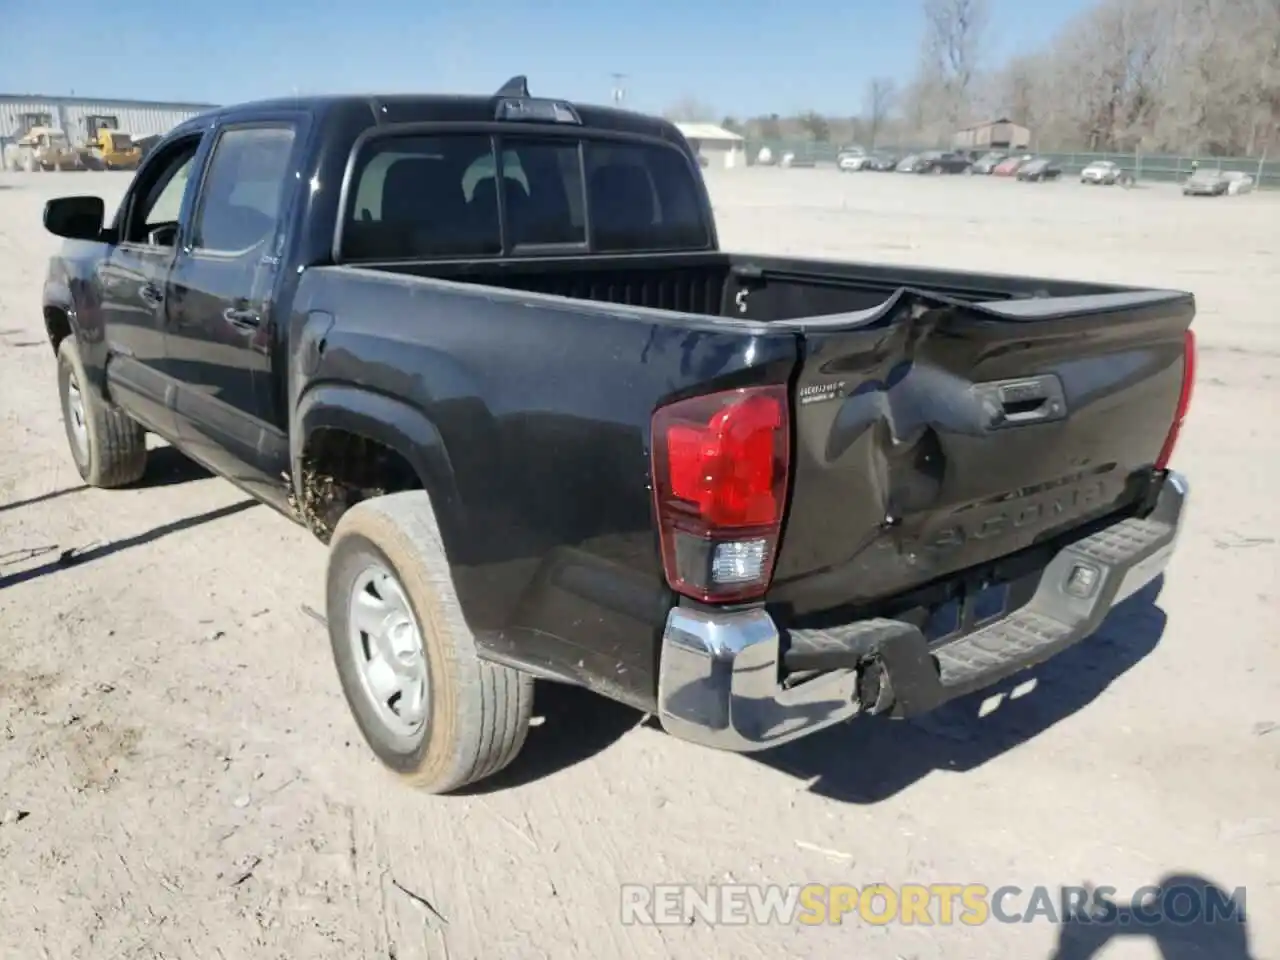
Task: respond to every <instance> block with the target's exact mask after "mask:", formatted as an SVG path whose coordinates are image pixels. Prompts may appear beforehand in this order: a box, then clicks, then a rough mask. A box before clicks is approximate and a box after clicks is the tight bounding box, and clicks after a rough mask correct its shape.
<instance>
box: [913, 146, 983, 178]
mask: <svg viewBox="0 0 1280 960" xmlns="http://www.w3.org/2000/svg"><path fill="white" fill-rule="evenodd" d="M972 165H973V163H972V161H971V160H970V159H969V158H968V157H966V156H965V155H964V154H963V153H947V152H944V151H941V150H931V151H929V152H928V153H923V154H921V155H920V163H919V164H917V165H916V167H915V171H914V172H916V173H964V172H965V171H966V170H968V169H969V167H971V166H972Z"/></svg>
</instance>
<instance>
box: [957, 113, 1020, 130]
mask: <svg viewBox="0 0 1280 960" xmlns="http://www.w3.org/2000/svg"><path fill="white" fill-rule="evenodd" d="M1001 124H1004V125H1006V126H1010V127H1017V128H1018V129H1019V130H1025V129H1027V128H1026V127H1024V126H1023V125H1022V124H1020V123H1014V122H1013V121H1012V120H1010V119H1008V118H1007V117H998V118H997V119H995V120H983V121H982V122H981V123H975V124H973V125H971V126H968V127H961V128H960V129H959V130H957V131H956V132H957V133H968V132H969V131H970V130H984V129H986V128H987V127H997V126H1000V125H1001Z"/></svg>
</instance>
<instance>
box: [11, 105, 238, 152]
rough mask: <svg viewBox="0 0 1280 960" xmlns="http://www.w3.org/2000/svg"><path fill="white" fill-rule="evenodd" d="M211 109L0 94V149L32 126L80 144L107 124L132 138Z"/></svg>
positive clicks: (164, 129)
mask: <svg viewBox="0 0 1280 960" xmlns="http://www.w3.org/2000/svg"><path fill="white" fill-rule="evenodd" d="M211 109H213V105H212V104H207V103H164V102H150V101H147V100H91V99H88V98H85V97H42V96H36V95H15V94H3V93H0V149H2V148H3V147H4V145H6V144H10V143H14V142H16V141H17V140H18V138H19V137H21V136H22V135H23V134H25V133H26V132H27V131H28V130H30V129H31V128H32V127H53V128H54V129H56V130H61V131H62V132H63V133H65V134H66V135H67V139H68V140H70V141H71V143H72V144H81V143H84V142H86V141H87V140H89V139H90V138H92V137H93V135H94V134H95V133H96V132H97V131H98V130H101V129H102V128H103V127H107V128H108V129H112V130H119V131H120V132H121V133H128V134H131V135H132V136H133V137H134V138H135V139H140V138H142V137H150V136H154V135H156V134H162V133H168V132H169V131H170V130H171V129H173V128H174V127H176V126H177V125H178V124H179V123H181V122H182V121H183V120H187V119H189V118H191V117H194V116H197V115H199V114H201V113H204V112H205V111H207V110H211Z"/></svg>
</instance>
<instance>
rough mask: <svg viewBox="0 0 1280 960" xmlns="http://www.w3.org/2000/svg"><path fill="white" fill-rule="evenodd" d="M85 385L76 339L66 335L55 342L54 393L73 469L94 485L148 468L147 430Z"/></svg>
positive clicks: (123, 480) (124, 479) (121, 481)
mask: <svg viewBox="0 0 1280 960" xmlns="http://www.w3.org/2000/svg"><path fill="white" fill-rule="evenodd" d="M87 385H88V378H87V377H86V376H85V372H84V364H83V363H82V362H81V360H80V350H79V348H78V347H77V345H76V339H75V337H74V336H70V337H67V338H65V339H64V340H63V341H62V343H61V344H59V346H58V395H59V398H60V399H61V401H62V419H63V421H64V423H65V426H66V431H67V442H68V444H69V445H70V446H71V457H72V459H73V460H74V461H75V464H76V470H78V471H79V473H80V476H81V478H83V480H84V482H85V483H87V484H89V485H90V486H92V487H120V486H124V485H125V484H129V483H133V482H135V481H136V480H139V479H140V478H141V477H142V475H143V473H144V472H146V469H147V435H146V432H145V431H144V430H143V429H142V427H141V426H139V425H138V423H137V421H135V420H133V419H132V418H131V417H130V416H129V415H128V414H127V413H125V412H124V411H123V410H120V409H119V408H117V407H113V406H110V405H109V404H107V402H106V401H105V400H103V399H102V398H100V397H99V396H98V395H97V394H95V393H94V392H93V391H92V390H90V389H87Z"/></svg>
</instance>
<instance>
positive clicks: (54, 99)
mask: <svg viewBox="0 0 1280 960" xmlns="http://www.w3.org/2000/svg"><path fill="white" fill-rule="evenodd" d="M0 103H49V104H53V105H54V106H72V105H75V104H83V103H88V104H93V105H94V106H100V105H110V106H113V107H149V108H151V109H153V110H155V109H159V110H192V109H196V110H212V109H214V107H215V104H211V103H182V102H174V101H171V100H130V99H122V98H120V97H76V96H71V97H66V96H44V95H43V94H39V93H0Z"/></svg>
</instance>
